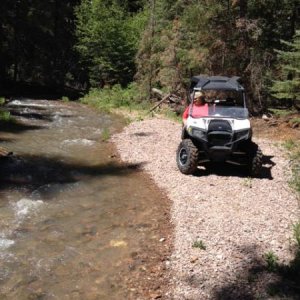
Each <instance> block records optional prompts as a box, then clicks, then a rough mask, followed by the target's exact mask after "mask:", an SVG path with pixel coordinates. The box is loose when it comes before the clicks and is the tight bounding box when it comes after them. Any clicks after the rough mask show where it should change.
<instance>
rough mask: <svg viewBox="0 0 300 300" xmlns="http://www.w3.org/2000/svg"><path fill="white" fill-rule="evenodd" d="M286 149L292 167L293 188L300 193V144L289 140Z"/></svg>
mask: <svg viewBox="0 0 300 300" xmlns="http://www.w3.org/2000/svg"><path fill="white" fill-rule="evenodd" d="M283 145H284V147H285V148H286V149H287V150H288V151H289V156H290V159H291V164H292V165H291V167H292V173H293V176H292V179H291V181H290V184H291V186H292V187H293V188H294V189H295V190H296V191H297V192H298V193H300V142H299V141H295V140H287V141H286V142H285V143H284V144H283Z"/></svg>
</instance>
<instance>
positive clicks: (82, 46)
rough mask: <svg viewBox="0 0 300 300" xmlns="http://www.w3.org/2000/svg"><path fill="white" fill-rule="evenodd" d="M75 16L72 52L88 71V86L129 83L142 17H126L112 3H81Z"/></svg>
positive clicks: (142, 22) (119, 7)
mask: <svg viewBox="0 0 300 300" xmlns="http://www.w3.org/2000/svg"><path fill="white" fill-rule="evenodd" d="M76 16H77V29H76V34H77V38H78V42H77V45H76V49H77V51H78V52H79V54H80V56H81V60H82V63H83V64H85V65H86V66H87V67H88V69H89V77H90V83H91V85H92V86H93V87H102V86H104V85H106V84H115V83H121V84H122V85H124V84H127V83H129V82H130V81H131V80H132V79H133V75H134V71H135V65H134V57H135V53H136V51H137V41H138V39H139V35H140V32H141V31H142V30H143V24H144V19H145V16H144V14H143V13H142V12H141V13H137V14H135V15H132V14H128V13H127V12H126V11H125V10H124V8H122V6H120V5H118V3H116V2H115V1H112V2H111V3H107V1H104V0H95V1H89V0H83V1H82V3H81V5H80V6H78V8H77V9H76Z"/></svg>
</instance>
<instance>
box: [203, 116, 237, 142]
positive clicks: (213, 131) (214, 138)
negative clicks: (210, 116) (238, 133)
mask: <svg viewBox="0 0 300 300" xmlns="http://www.w3.org/2000/svg"><path fill="white" fill-rule="evenodd" d="M207 138H208V142H209V144H210V146H226V145H227V144H228V143H230V142H231V141H232V127H231V125H230V123H229V122H228V121H226V120H211V121H210V122H209V125H208V130H207Z"/></svg>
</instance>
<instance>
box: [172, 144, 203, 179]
mask: <svg viewBox="0 0 300 300" xmlns="http://www.w3.org/2000/svg"><path fill="white" fill-rule="evenodd" d="M198 155H199V151H198V148H197V147H196V146H195V145H194V143H193V142H192V141H191V140H190V139H184V140H183V141H182V142H181V143H180V144H179V146H178V149H177V153H176V161H177V166H178V169H179V170H180V172H181V173H183V174H186V175H189V174H193V173H195V171H196V170H197V166H198Z"/></svg>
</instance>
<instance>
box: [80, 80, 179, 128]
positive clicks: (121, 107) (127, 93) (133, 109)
mask: <svg viewBox="0 0 300 300" xmlns="http://www.w3.org/2000/svg"><path fill="white" fill-rule="evenodd" d="M146 98H147V97H146V94H144V93H142V92H141V91H140V88H139V87H138V85H137V84H136V83H132V84H130V85H129V86H128V87H127V88H122V87H121V86H120V85H118V84H117V85H114V86H113V87H106V88H103V89H91V90H90V92H89V93H88V94H87V95H85V96H84V97H83V98H81V99H80V101H81V103H84V104H87V105H90V106H93V107H95V108H97V109H99V110H101V111H103V112H107V113H110V112H115V113H120V114H121V115H125V117H126V118H127V119H128V120H129V121H130V122H131V121H133V120H134V121H140V120H143V119H144V118H146V117H153V116H154V115H155V113H154V112H150V109H151V108H152V107H153V103H151V102H149V101H147V100H145V99H146ZM159 114H161V115H163V116H165V117H166V118H168V119H171V120H173V121H176V122H182V118H181V115H177V114H176V113H175V112H173V111H171V110H170V109H168V108H166V109H162V110H160V112H159Z"/></svg>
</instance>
